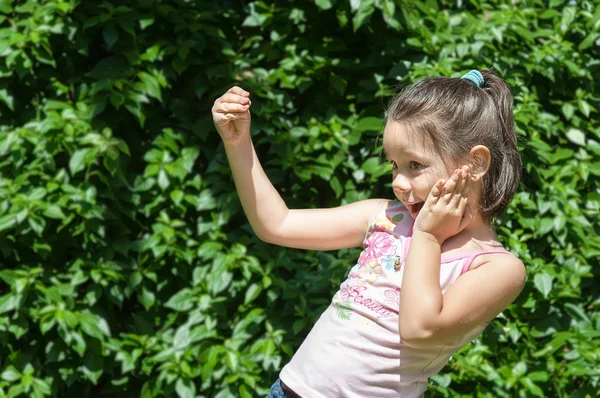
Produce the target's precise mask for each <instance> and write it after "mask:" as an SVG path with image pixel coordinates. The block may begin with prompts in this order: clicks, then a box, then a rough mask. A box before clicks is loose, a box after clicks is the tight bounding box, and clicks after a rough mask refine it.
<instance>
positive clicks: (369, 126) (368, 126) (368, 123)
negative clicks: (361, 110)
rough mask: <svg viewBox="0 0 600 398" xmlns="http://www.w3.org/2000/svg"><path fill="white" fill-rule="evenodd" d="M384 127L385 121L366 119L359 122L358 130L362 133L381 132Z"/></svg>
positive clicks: (372, 118) (373, 118) (374, 118)
mask: <svg viewBox="0 0 600 398" xmlns="http://www.w3.org/2000/svg"><path fill="white" fill-rule="evenodd" d="M382 127H383V121H382V120H381V119H379V118H376V117H371V116H370V117H365V118H362V119H360V120H359V121H358V123H357V125H356V130H358V131H360V132H361V133H362V132H364V131H379V130H381V128H382Z"/></svg>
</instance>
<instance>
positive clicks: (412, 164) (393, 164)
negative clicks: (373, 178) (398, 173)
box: [387, 159, 427, 171]
mask: <svg viewBox="0 0 600 398" xmlns="http://www.w3.org/2000/svg"><path fill="white" fill-rule="evenodd" d="M387 161H388V162H389V163H390V164H391V165H392V169H393V170H396V169H397V168H398V164H396V162H394V161H393V160H390V159H388V160H387ZM408 164H409V168H410V169H411V170H412V171H421V170H423V169H424V168H426V167H427V166H425V165H424V164H423V163H419V162H416V161H414V160H412V161H410V162H409V163H408ZM414 165H416V167H413V166H414Z"/></svg>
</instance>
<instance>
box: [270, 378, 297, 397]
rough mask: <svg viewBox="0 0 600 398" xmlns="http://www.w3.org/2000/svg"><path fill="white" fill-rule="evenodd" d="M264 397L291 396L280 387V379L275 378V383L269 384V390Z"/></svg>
mask: <svg viewBox="0 0 600 398" xmlns="http://www.w3.org/2000/svg"><path fill="white" fill-rule="evenodd" d="M266 398H292V397H291V395H290V394H288V393H287V392H286V391H285V390H284V389H283V388H282V387H281V379H277V380H275V383H273V385H272V386H271V392H270V393H269V395H267V397H266Z"/></svg>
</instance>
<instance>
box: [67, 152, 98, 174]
mask: <svg viewBox="0 0 600 398" xmlns="http://www.w3.org/2000/svg"><path fill="white" fill-rule="evenodd" d="M91 150H92V148H84V149H78V150H77V151H75V152H74V153H73V155H72V156H71V159H70V160H69V170H70V171H71V175H75V174H77V173H78V172H79V171H81V170H83V169H85V167H86V165H87V164H88V161H87V159H88V155H89V154H90V153H91Z"/></svg>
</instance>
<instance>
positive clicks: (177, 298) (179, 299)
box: [165, 288, 194, 312]
mask: <svg viewBox="0 0 600 398" xmlns="http://www.w3.org/2000/svg"><path fill="white" fill-rule="evenodd" d="M193 298H194V296H193V294H192V291H191V290H190V289H188V288H185V289H182V290H180V291H178V292H177V293H176V294H174V295H173V296H171V298H170V299H169V301H167V302H166V303H165V307H167V308H172V309H174V310H175V311H181V312H185V311H188V310H190V309H191V308H192V307H193V306H194V300H193Z"/></svg>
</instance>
